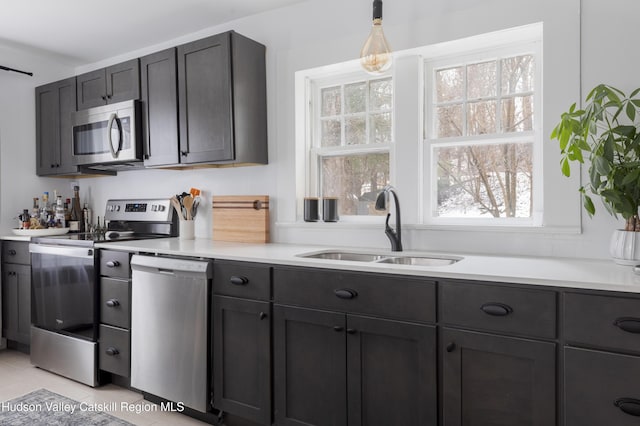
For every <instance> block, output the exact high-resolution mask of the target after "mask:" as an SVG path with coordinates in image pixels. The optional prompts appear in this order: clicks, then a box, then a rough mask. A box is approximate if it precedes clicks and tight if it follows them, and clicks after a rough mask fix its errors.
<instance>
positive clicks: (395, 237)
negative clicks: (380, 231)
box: [376, 185, 402, 251]
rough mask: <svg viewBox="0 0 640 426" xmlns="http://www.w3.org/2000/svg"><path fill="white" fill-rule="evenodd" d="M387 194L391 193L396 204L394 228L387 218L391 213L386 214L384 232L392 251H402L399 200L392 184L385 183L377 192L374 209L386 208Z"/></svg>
mask: <svg viewBox="0 0 640 426" xmlns="http://www.w3.org/2000/svg"><path fill="white" fill-rule="evenodd" d="M388 194H391V195H393V201H394V204H395V206H396V211H395V214H396V229H395V230H394V229H393V228H392V227H391V226H389V219H390V217H391V213H388V214H387V220H386V221H385V228H384V233H385V235H386V236H387V238H389V241H390V242H391V250H392V251H402V225H401V223H400V201H399V200H398V194H397V193H396V190H395V188H394V187H393V186H391V185H387V186H385V187H384V189H383V190H382V192H380V194H378V198H377V200H376V210H386V208H387V198H388Z"/></svg>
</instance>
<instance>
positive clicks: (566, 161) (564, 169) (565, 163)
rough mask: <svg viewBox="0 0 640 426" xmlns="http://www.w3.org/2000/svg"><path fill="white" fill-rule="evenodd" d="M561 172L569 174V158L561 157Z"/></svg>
mask: <svg viewBox="0 0 640 426" xmlns="http://www.w3.org/2000/svg"><path fill="white" fill-rule="evenodd" d="M562 174H563V175H565V176H567V177H569V176H570V175H571V166H570V165H569V159H567V157H564V158H563V159H562Z"/></svg>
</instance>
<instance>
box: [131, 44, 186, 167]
mask: <svg viewBox="0 0 640 426" xmlns="http://www.w3.org/2000/svg"><path fill="white" fill-rule="evenodd" d="M140 68H141V78H142V84H141V92H142V114H143V117H144V140H145V151H144V154H145V157H144V164H145V166H162V165H170V164H178V163H179V162H180V159H179V157H178V148H179V147H178V143H179V140H178V77H177V68H176V49H175V48H171V49H167V50H163V51H162V52H158V53H154V54H152V55H148V56H145V57H143V58H140Z"/></svg>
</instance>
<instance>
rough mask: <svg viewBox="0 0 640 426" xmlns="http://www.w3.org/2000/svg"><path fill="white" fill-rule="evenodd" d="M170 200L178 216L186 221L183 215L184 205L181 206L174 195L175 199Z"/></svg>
mask: <svg viewBox="0 0 640 426" xmlns="http://www.w3.org/2000/svg"><path fill="white" fill-rule="evenodd" d="M170 200H171V205H172V206H173V208H174V209H175V210H176V214H177V215H178V217H179V218H180V220H184V215H183V214H182V204H180V201H178V198H177V196H175V195H174V196H173V197H171V198H170Z"/></svg>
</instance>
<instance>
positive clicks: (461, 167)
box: [425, 43, 541, 224]
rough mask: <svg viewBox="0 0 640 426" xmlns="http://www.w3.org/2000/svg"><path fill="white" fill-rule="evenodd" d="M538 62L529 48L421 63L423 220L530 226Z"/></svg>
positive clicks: (535, 171) (534, 47) (536, 143)
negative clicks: (489, 221)
mask: <svg viewBox="0 0 640 426" xmlns="http://www.w3.org/2000/svg"><path fill="white" fill-rule="evenodd" d="M538 57H539V55H538V54H537V45H536V44H531V43H529V44H527V45H526V46H519V47H512V48H502V49H500V50H495V51H487V52H483V53H481V54H473V55H467V56H458V57H454V58H448V59H446V60H434V61H428V62H427V66H426V68H425V69H426V76H425V79H426V85H425V86H426V94H427V95H426V100H427V108H426V109H425V111H426V119H425V123H426V124H427V125H426V129H427V131H426V134H427V137H426V139H425V144H426V146H425V150H426V151H427V152H428V158H429V159H430V161H428V163H426V164H428V166H427V167H428V170H426V171H425V173H426V175H427V179H426V180H427V182H428V184H427V186H426V188H428V193H427V194H425V198H426V200H428V201H429V202H428V205H429V208H428V209H426V210H427V213H426V217H425V221H426V222H430V223H437V222H438V221H440V222H441V223H442V222H443V219H444V220H445V222H446V221H447V220H448V221H450V222H456V221H457V223H460V222H463V221H461V220H460V219H464V220H468V219H501V220H503V221H521V222H526V223H530V224H533V223H534V222H535V221H536V219H537V218H536V217H535V216H536V215H535V214H534V212H535V209H534V203H535V202H536V197H535V195H536V194H537V193H536V192H535V191H534V187H535V186H536V185H537V182H538V181H539V177H538V176H536V174H538V168H537V167H536V164H535V160H536V158H537V156H538V154H537V151H538V149H539V146H540V144H541V137H540V134H539V133H540V132H539V131H538V130H537V129H538V128H539V127H537V126H536V124H537V123H536V120H538V117H540V116H541V114H540V113H539V105H540V102H539V101H538V100H537V95H538V94H539V93H540V92H541V91H540V89H539V85H540V78H539V75H538V71H537V70H538V69H539V67H537V64H536V61H537V58H538ZM494 223H495V221H494Z"/></svg>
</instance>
